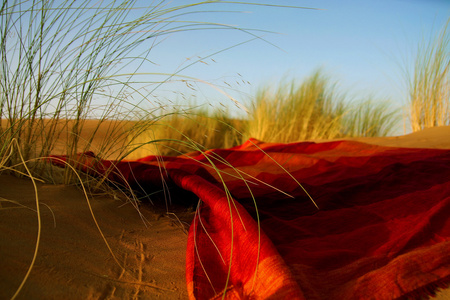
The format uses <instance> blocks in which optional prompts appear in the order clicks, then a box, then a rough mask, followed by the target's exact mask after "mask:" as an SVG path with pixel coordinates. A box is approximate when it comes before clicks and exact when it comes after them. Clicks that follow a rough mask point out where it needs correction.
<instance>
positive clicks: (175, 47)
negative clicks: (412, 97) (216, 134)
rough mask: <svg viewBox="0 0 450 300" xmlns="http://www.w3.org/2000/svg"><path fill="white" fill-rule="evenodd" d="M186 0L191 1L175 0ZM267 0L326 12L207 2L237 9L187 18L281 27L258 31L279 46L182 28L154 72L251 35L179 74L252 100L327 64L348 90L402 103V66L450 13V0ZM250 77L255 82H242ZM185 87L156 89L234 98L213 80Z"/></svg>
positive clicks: (157, 58)
mask: <svg viewBox="0 0 450 300" xmlns="http://www.w3.org/2000/svg"><path fill="white" fill-rule="evenodd" d="M181 2H186V1H180V0H177V1H174V3H176V4H178V3H181ZM262 2H263V1H254V3H262ZM265 3H271V4H279V5H297V6H304V7H314V8H320V9H322V10H307V9H293V8H276V7H262V6H246V5H238V4H220V5H216V4H214V5H210V6H208V7H204V8H202V9H205V10H224V11H234V12H217V13H205V14H195V15H192V16H185V17H183V18H184V19H186V20H194V21H209V22H217V23H222V24H228V25H233V26H237V27H239V28H246V29H261V30H267V31H271V32H274V33H265V32H259V31H252V33H253V34H255V35H257V36H259V37H261V38H263V39H265V40H267V41H268V42H270V43H272V44H274V45H276V47H275V46H273V45H271V44H270V43H268V42H265V41H263V40H262V39H257V40H253V41H249V40H250V39H251V38H252V36H251V35H249V34H248V33H244V32H242V31H236V30H224V29H217V30H205V31H192V32H181V33H177V34H173V35H169V36H167V37H165V38H166V39H165V40H160V41H161V44H159V45H158V46H157V47H155V48H154V49H153V50H152V53H151V59H152V60H153V61H154V62H155V63H156V64H157V65H155V66H153V67H154V71H155V72H168V73H173V72H175V71H176V70H178V69H179V68H180V67H183V66H186V65H188V64H189V63H190V62H192V61H194V60H195V59H196V58H197V57H208V56H210V55H212V54H213V53H216V52H218V51H221V50H223V49H226V48H228V47H230V46H233V45H237V44H239V43H242V42H246V41H249V42H247V43H245V44H243V45H240V46H236V47H234V48H232V49H229V50H226V51H224V52H221V53H218V54H216V55H213V56H212V57H208V58H206V59H204V60H203V62H201V63H197V64H195V65H193V66H191V67H189V68H187V69H185V70H183V71H182V72H181V73H180V74H183V75H186V76H191V77H195V78H199V79H201V80H205V81H209V82H212V83H214V84H216V85H217V86H218V87H223V88H224V89H226V88H227V87H228V85H227V84H229V85H231V86H232V87H233V89H235V90H237V91H233V90H229V89H228V90H227V92H228V93H230V94H231V95H232V96H233V97H235V98H236V100H238V101H240V102H242V103H243V104H248V98H249V97H251V96H253V95H254V94H255V92H256V90H257V89H258V88H260V87H262V86H266V85H276V84H277V83H278V82H279V81H280V80H281V79H283V78H289V79H292V78H295V79H297V80H299V81H301V79H302V78H304V77H305V76H307V75H308V74H311V72H312V71H314V70H315V69H317V68H319V67H321V68H323V70H324V71H325V73H326V74H327V75H329V76H331V78H332V80H335V81H338V84H339V86H340V87H341V88H342V90H345V91H348V92H350V93H353V94H354V95H356V97H364V96H366V95H369V94H375V95H377V96H378V97H380V98H389V99H391V101H392V103H393V105H397V106H399V105H401V104H403V103H404V101H405V89H404V79H403V78H402V73H401V67H402V66H405V61H408V60H409V61H410V58H411V57H413V55H414V53H415V50H416V48H417V45H418V43H419V42H420V41H423V40H427V39H429V38H430V36H432V35H433V34H434V33H436V32H438V31H439V30H440V28H441V27H442V26H443V25H444V24H445V22H446V21H447V19H448V17H449V16H450V1H447V0H365V1H364V0H358V1H356V0H316V1H302V0H278V1H265ZM184 19H183V20H184ZM211 58H212V59H213V60H212V59H211ZM238 74H239V75H238ZM247 81H248V82H249V83H250V84H247V83H246V84H243V83H244V82H247ZM225 82H226V83H225ZM238 83H239V84H238ZM184 85H185V84H184V83H183V84H181V85H178V86H175V85H165V86H163V87H161V88H160V89H158V91H157V93H156V95H157V96H158V97H161V98H172V100H174V99H175V98H177V96H176V93H174V92H175V91H179V92H181V93H183V94H184V95H186V97H187V98H190V99H191V100H192V99H195V98H198V99H199V101H200V102H205V101H208V102H211V103H213V104H214V105H216V104H217V102H222V103H225V104H232V103H231V102H228V103H227V100H226V99H224V98H223V97H222V96H221V94H220V93H218V92H216V91H215V90H214V89H211V88H209V87H208V86H207V85H204V84H201V83H199V84H195V83H194V87H195V89H196V90H197V92H194V91H192V90H191V89H189V88H187V87H184V88H183V86H184ZM178 100H180V99H178Z"/></svg>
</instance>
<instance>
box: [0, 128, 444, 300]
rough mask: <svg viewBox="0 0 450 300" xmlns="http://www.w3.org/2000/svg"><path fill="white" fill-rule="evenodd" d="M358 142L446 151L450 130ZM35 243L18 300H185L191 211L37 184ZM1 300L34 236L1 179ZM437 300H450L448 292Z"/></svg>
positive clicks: (24, 197)
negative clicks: (39, 221) (140, 203)
mask: <svg viewBox="0 0 450 300" xmlns="http://www.w3.org/2000/svg"><path fill="white" fill-rule="evenodd" d="M355 140H357V141H361V142H365V143H371V144H378V145H384V146H393V147H417V148H442V149H450V127H448V126H447V127H437V128H430V129H426V130H424V131H421V132H417V133H413V134H409V135H405V136H399V137H386V138H358V139H355ZM37 195H38V201H39V204H40V206H39V208H40V214H41V226H42V227H41V235H40V243H39V248H38V252H37V256H36V261H35V263H34V266H33V268H32V269H31V272H30V274H29V277H28V279H27V281H26V282H25V284H24V286H23V289H22V290H21V292H20V293H19V294H18V296H17V298H16V299H66V300H69V299H186V298H187V292H186V284H185V255H186V254H185V252H186V243H187V233H186V223H189V220H190V219H192V217H193V213H192V209H191V208H189V207H180V206H173V207H171V208H170V209H171V211H173V212H174V213H175V215H177V216H178V218H179V219H178V218H177V217H175V215H172V214H166V213H165V212H166V211H165V208H164V205H163V204H161V205H156V206H152V205H150V204H149V203H147V204H142V205H141V206H140V207H139V211H138V210H137V209H136V208H135V207H134V206H133V205H131V204H130V203H127V202H125V201H124V200H120V199H117V198H116V199H115V198H113V197H111V196H107V195H103V196H95V197H89V201H90V202H89V203H90V205H91V206H92V211H93V213H94V215H95V218H96V220H97V221H98V225H99V227H100V228H101V230H102V232H103V234H104V236H105V239H106V240H107V242H108V243H109V246H110V248H111V251H112V253H113V254H114V256H115V258H114V257H113V255H112V254H111V252H110V251H109V249H108V247H107V245H106V243H105V241H104V240H103V238H102V236H101V234H100V232H99V230H98V228H97V226H96V224H95V222H94V219H93V217H92V215H91V212H90V209H89V206H88V202H87V199H86V197H85V195H84V194H83V192H82V190H81V189H80V188H79V187H77V186H75V185H73V186H71V185H50V184H43V183H37ZM0 201H1V202H0V299H10V298H11V297H12V296H13V295H14V293H15V292H16V290H17V289H18V288H19V286H20V284H21V282H22V280H23V279H24V277H25V275H26V273H27V270H28V268H29V266H30V264H31V262H32V258H33V254H34V252H35V248H36V240H37V236H38V218H37V214H36V196H35V190H34V187H33V184H32V182H31V180H30V179H26V178H16V177H13V176H11V175H0ZM437 299H450V292H449V290H447V291H444V292H441V293H440V294H439V295H438V297H437Z"/></svg>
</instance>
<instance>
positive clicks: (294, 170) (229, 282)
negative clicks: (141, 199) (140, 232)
mask: <svg viewBox="0 0 450 300" xmlns="http://www.w3.org/2000/svg"><path fill="white" fill-rule="evenodd" d="M93 161H94V160H93V159H86V160H84V162H83V163H84V166H85V167H86V168H87V167H94V168H95V171H96V172H100V173H104V172H105V171H106V170H107V169H108V168H110V167H111V166H114V168H116V171H115V172H113V173H110V175H109V177H110V179H112V180H115V181H120V182H122V183H124V182H126V183H127V184H129V185H130V186H132V187H134V188H138V187H139V188H144V189H145V190H147V191H148V192H151V191H157V190H162V189H166V190H167V189H169V191H172V193H176V192H177V191H181V190H185V191H189V192H191V193H193V194H195V195H196V197H198V198H199V199H200V200H201V201H200V204H199V206H198V210H197V213H196V216H195V219H194V221H193V223H192V224H191V227H190V232H189V237H188V249H187V266H186V277H187V286H188V292H189V295H190V297H191V298H197V299H210V298H219V297H220V298H221V297H223V296H225V298H226V299H235V298H236V299H240V298H245V299H247V298H250V299H253V298H255V299H256V298H263V299H265V298H272V299H397V298H414V297H419V296H421V295H429V294H433V292H434V291H435V290H436V289H437V288H439V287H446V286H449V284H450V218H449V216H450V151H449V150H436V149H406V148H390V147H380V146H374V145H368V144H363V143H356V142H348V141H338V142H328V143H320V144H316V143H309V142H305V143H293V144H267V143H261V142H258V141H256V140H249V141H248V142H246V143H245V144H243V145H242V146H239V147H235V148H231V149H216V150H212V151H209V152H207V153H206V155H205V154H198V153H197V154H191V155H189V156H180V157H175V158H174V157H164V158H163V159H162V160H161V158H159V159H157V158H156V157H153V156H152V157H146V158H143V159H140V160H137V161H130V162H118V163H115V162H112V161H102V162H100V163H96V164H95V165H94V163H93ZM299 183H301V185H302V186H303V188H304V189H305V190H306V191H307V192H308V193H309V194H310V195H311V197H312V198H313V199H314V201H315V203H316V204H317V206H318V207H319V209H317V208H316V206H315V204H314V203H313V202H312V201H311V199H310V198H309V197H308V195H307V193H305V191H304V190H303V188H302V186H300V185H299Z"/></svg>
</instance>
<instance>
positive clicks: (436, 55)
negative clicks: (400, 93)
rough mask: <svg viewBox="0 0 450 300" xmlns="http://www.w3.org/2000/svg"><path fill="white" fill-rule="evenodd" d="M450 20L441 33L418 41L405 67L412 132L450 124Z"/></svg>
mask: <svg viewBox="0 0 450 300" xmlns="http://www.w3.org/2000/svg"><path fill="white" fill-rule="evenodd" d="M449 24H450V19H449V20H448V21H447V23H446V24H445V25H444V27H443V28H442V29H441V31H440V32H439V34H438V35H437V36H435V37H434V39H433V40H431V41H429V42H422V43H421V44H419V46H418V49H417V54H416V57H415V60H414V65H413V66H412V67H410V68H407V70H406V78H407V83H408V90H409V118H410V123H411V129H412V131H419V130H422V129H425V128H428V127H436V126H445V125H450V48H449V47H450V35H449V31H448V27H449Z"/></svg>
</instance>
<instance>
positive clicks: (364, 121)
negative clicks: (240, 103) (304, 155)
mask: <svg viewBox="0 0 450 300" xmlns="http://www.w3.org/2000/svg"><path fill="white" fill-rule="evenodd" d="M388 106H389V105H388V104H387V103H386V102H382V103H375V101H369V100H366V101H363V102H354V103H352V104H351V105H350V104H349V102H348V101H346V99H345V96H344V95H342V94H339V93H337V91H336V85H335V84H333V83H331V81H330V79H329V78H328V77H326V76H325V75H324V74H323V72H322V71H320V70H318V71H316V72H314V73H313V74H312V75H311V76H309V77H308V78H307V79H306V80H305V81H304V82H303V83H301V84H298V83H297V82H295V81H292V82H291V83H289V84H283V83H282V84H280V86H279V87H278V89H276V90H275V91H273V90H271V89H270V87H269V88H263V89H262V90H261V91H260V92H259V93H258V94H257V96H256V98H255V100H254V101H253V103H252V106H251V110H250V116H249V120H248V126H247V129H246V131H245V133H246V136H247V137H254V138H257V139H260V140H263V141H267V142H283V143H287V142H296V141H302V140H311V139H333V138H342V137H356V136H378V135H387V134H389V132H390V130H392V127H391V126H390V125H391V124H392V123H394V122H395V121H396V120H395V113H394V111H393V110H392V109H389V108H388Z"/></svg>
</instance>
